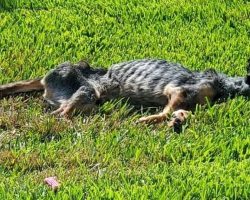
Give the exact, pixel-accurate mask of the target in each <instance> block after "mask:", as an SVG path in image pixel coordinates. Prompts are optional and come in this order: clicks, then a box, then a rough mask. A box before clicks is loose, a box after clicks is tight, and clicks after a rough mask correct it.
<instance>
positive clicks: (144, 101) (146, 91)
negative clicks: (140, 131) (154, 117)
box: [120, 85, 168, 106]
mask: <svg viewBox="0 0 250 200" xmlns="http://www.w3.org/2000/svg"><path fill="white" fill-rule="evenodd" d="M120 97H122V98H125V99H129V102H131V103H132V104H137V105H144V106H164V105H166V103H167V101H168V98H167V96H166V95H164V94H163V92H162V91H161V90H156V89H155V88H141V87H136V85H135V86H134V87H126V86H125V87H122V88H121V91H120Z"/></svg>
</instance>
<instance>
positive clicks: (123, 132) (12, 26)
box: [0, 0, 250, 199]
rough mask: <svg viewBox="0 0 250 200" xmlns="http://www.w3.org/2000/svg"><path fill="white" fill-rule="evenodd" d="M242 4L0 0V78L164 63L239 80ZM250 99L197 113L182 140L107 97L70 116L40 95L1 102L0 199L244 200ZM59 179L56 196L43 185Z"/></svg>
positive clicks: (249, 191) (248, 182)
mask: <svg viewBox="0 0 250 200" xmlns="http://www.w3.org/2000/svg"><path fill="white" fill-rule="evenodd" d="M249 16H250V4H249V2H248V1H244V0H240V1H215V0H214V1H200V0H192V1H188V2H186V1H184V0H181V1H180V0H179V1H177V0H174V1H163V0H160V1H149V0H145V1H139V0H132V1H120V0H113V1H110V0H108V1H101V0H97V1H89V0H75V1H73V0H70V1H65V0H45V1H38V0H33V1H27V0H25V1H24V0H20V1H14V0H12V1H8V0H0V83H1V84H2V83H6V82H11V81H15V80H21V79H28V78H34V77H38V76H43V75H44V74H45V73H46V72H47V71H48V70H49V69H52V68H54V67H55V66H56V65H57V64H58V63H60V62H64V61H66V60H70V61H72V62H77V61H79V60H81V59H87V60H89V61H90V63H91V64H92V65H93V66H98V67H99V66H101V67H105V68H108V67H109V66H110V65H111V64H113V63H117V62H120V61H125V60H131V59H136V58H149V57H150V58H164V59H167V60H171V61H176V62H180V63H182V64H184V65H185V66H188V67H189V68H190V69H193V70H204V69H206V68H210V67H213V68H215V69H217V70H218V71H220V72H224V73H227V74H230V75H239V76H244V75H245V74H246V69H245V65H246V61H247V58H248V57H249V55H250V45H249V44H250V43H249V41H250V40H249V39H250V36H249V30H250V17H249ZM249 107H250V102H249V101H248V100H247V99H244V98H242V97H238V98H236V99H234V100H228V101H227V102H225V103H222V104H218V105H215V106H209V105H207V106H205V107H197V109H196V111H195V113H194V115H193V116H192V117H191V118H190V119H189V120H188V123H187V125H185V127H184V129H183V132H182V133H181V134H179V135H178V134H176V133H174V132H173V131H172V130H171V129H169V128H167V126H166V123H162V124H159V125H150V126H146V125H144V124H138V123H136V121H137V120H138V118H139V117H140V116H142V115H145V114H147V112H146V113H145V112H144V111H142V112H140V111H138V110H134V109H133V108H132V107H131V106H130V105H128V104H126V103H125V102H122V101H119V100H118V101H113V102H108V103H106V104H104V105H103V106H101V107H100V108H99V110H97V111H96V112H95V113H93V114H92V115H90V116H83V115H77V116H76V117H74V118H73V120H72V121H67V120H64V119H60V118H57V117H55V116H51V115H50V114H49V111H50V110H49V108H47V106H46V105H45V103H44V102H43V100H42V98H41V97H40V96H39V95H34V96H33V97H30V98H29V97H27V96H24V95H22V96H21V97H11V98H7V99H3V100H1V101H0V179H1V182H0V199H48V198H52V199H53V198H55V199H68V198H75V199H81V198H83V199H100V198H103V199H213V198H215V199H249V198H250V176H249V174H250V167H249V162H250V160H249V159H250V158H249V157H250V150H249V146H250V137H249V133H250V119H249V116H250V109H249ZM47 176H57V177H58V179H59V181H60V182H61V188H60V190H59V191H58V193H57V194H54V193H53V192H52V191H50V189H48V188H47V187H46V186H45V185H44V184H43V179H44V178H45V177H47Z"/></svg>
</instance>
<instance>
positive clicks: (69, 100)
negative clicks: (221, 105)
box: [0, 59, 250, 127]
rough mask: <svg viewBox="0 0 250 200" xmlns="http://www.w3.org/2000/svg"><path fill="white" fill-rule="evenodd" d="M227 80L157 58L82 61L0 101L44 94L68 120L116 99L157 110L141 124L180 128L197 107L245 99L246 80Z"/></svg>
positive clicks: (16, 87)
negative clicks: (103, 64) (95, 64)
mask: <svg viewBox="0 0 250 200" xmlns="http://www.w3.org/2000/svg"><path fill="white" fill-rule="evenodd" d="M249 68H250V66H249V65H248V75H247V76H246V77H228V76H226V75H224V74H221V73H217V72H216V71H215V70H207V71H205V72H192V71H190V70H188V69H187V68H185V67H183V66H182V65H180V64H177V63H171V62H168V61H165V60H159V59H143V60H133V61H129V62H123V63H119V64H115V65H112V66H111V67H110V69H109V70H104V69H94V68H92V67H90V66H89V64H88V63H86V62H79V63H77V64H71V63H69V62H66V63H63V64H60V65H59V66H58V67H57V68H56V69H53V70H51V71H50V72H49V73H48V74H47V75H46V76H45V77H44V78H42V79H36V80H31V81H21V82H16V83H11V84H7V85H2V86H0V96H2V97H4V96H6V95H10V94H13V93H17V92H27V91H32V90H44V95H43V96H44V98H45V99H46V100H47V101H48V102H49V103H50V104H52V105H55V106H56V107H58V109H57V110H55V111H54V112H53V113H57V114H60V115H62V116H68V115H70V114H71V113H72V112H73V111H74V110H80V111H83V112H85V111H87V110H89V109H92V108H94V107H95V106H96V105H97V104H99V103H100V102H105V101H107V100H110V99H114V98H117V97H121V98H127V99H129V100H130V102H131V103H133V104H137V105H145V106H152V105H153V106H162V107H164V109H163V111H162V112H161V113H159V114H155V115H150V116H146V117H141V118H140V119H139V121H140V122H147V123H152V122H161V121H163V120H165V119H167V117H168V116H169V114H172V118H171V119H170V121H169V123H168V125H169V126H170V127H179V125H181V124H182V123H183V122H184V121H185V119H186V118H187V116H188V114H189V112H190V111H192V110H193V109H194V108H195V106H196V105H197V104H201V105H202V104H205V103H206V102H207V101H210V102H211V103H213V102H216V101H223V100H225V99H227V98H229V97H234V96H235V95H243V96H250V75H249V71H250V70H249Z"/></svg>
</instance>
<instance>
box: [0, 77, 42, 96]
mask: <svg viewBox="0 0 250 200" xmlns="http://www.w3.org/2000/svg"><path fill="white" fill-rule="evenodd" d="M41 80H42V78H36V79H33V80H25V81H18V82H14V83H8V84H5V85H0V98H3V97H6V96H8V95H12V94H16V93H22V92H31V91H41V90H44V86H43V84H42V83H41Z"/></svg>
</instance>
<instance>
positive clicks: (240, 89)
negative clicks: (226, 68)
mask: <svg viewBox="0 0 250 200" xmlns="http://www.w3.org/2000/svg"><path fill="white" fill-rule="evenodd" d="M219 80H220V81H219V82H220V85H219V87H220V89H222V92H223V93H224V95H225V97H227V98H228V97H235V96H238V95H242V96H245V97H250V86H249V85H248V84H247V83H246V82H245V78H244V77H227V76H225V75H221V76H220V79H219Z"/></svg>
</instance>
